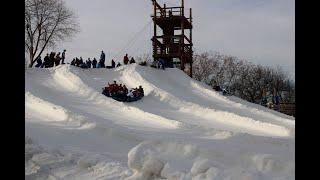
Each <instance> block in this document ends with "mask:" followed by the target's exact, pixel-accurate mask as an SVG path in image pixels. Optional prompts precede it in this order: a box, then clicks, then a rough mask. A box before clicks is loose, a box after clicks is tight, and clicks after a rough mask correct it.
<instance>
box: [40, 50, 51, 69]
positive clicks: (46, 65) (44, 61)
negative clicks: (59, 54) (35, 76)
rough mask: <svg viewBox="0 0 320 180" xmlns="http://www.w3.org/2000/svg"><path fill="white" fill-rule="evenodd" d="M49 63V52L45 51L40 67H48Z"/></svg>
mask: <svg viewBox="0 0 320 180" xmlns="http://www.w3.org/2000/svg"><path fill="white" fill-rule="evenodd" d="M49 63H50V58H49V54H48V53H47V55H46V56H45V57H44V59H43V63H42V65H41V68H43V67H44V68H48V67H49Z"/></svg>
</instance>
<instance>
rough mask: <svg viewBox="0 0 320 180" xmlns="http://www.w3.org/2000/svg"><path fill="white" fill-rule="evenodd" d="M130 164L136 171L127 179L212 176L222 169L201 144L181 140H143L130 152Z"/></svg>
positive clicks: (142, 179)
mask: <svg viewBox="0 0 320 180" xmlns="http://www.w3.org/2000/svg"><path fill="white" fill-rule="evenodd" d="M128 166H129V168H130V169H131V170H132V171H133V172H134V174H133V175H132V176H131V177H129V178H127V180H138V179H139V180H144V179H145V180H147V179H156V178H160V179H191V178H198V177H200V176H201V177H202V176H206V177H208V178H209V179H210V178H213V177H214V176H216V175H217V174H218V173H219V170H218V168H217V167H215V165H214V163H213V162H210V161H209V160H208V159H204V158H203V157H201V151H200V150H199V148H198V147H196V146H194V145H191V144H183V143H179V142H143V143H141V144H139V145H138V146H136V147H135V148H133V149H132V150H131V151H130V152H129V153H128Z"/></svg>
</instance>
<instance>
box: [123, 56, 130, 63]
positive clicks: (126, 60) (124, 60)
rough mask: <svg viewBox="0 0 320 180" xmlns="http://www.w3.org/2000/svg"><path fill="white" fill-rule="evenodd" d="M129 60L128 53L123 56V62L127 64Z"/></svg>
mask: <svg viewBox="0 0 320 180" xmlns="http://www.w3.org/2000/svg"><path fill="white" fill-rule="evenodd" d="M128 62H129V58H128V54H126V55H125V56H124V57H123V64H125V65H127V64H128Z"/></svg>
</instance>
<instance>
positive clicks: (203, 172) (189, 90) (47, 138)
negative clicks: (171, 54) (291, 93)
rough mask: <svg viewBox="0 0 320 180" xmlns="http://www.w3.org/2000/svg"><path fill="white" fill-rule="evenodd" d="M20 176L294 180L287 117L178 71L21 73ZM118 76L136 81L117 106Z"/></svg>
mask: <svg viewBox="0 0 320 180" xmlns="http://www.w3.org/2000/svg"><path fill="white" fill-rule="evenodd" d="M25 80H26V84H25V91H26V92H25V118H26V120H25V121H26V123H25V130H26V140H25V177H26V179H126V180H149V179H150V180H151V179H169V180H175V179H176V180H189V179H190V180H191V179H192V180H196V179H207V180H258V179H259V180H267V179H268V180H269V179H274V180H280V179H290V180H291V179H295V176H294V173H295V155H294V153H295V148H294V147H295V133H294V132H295V120H294V118H293V117H290V116H287V115H284V114H281V113H278V112H275V111H272V110H269V109H266V108H264V107H261V106H259V105H255V104H252V103H248V102H246V101H243V100H241V99H239V98H236V97H233V96H230V97H226V96H222V95H221V94H219V93H218V92H215V91H213V90H211V88H210V87H209V86H206V85H205V84H203V83H200V82H197V81H195V80H193V79H191V78H189V77H188V76H187V75H186V74H184V73H183V72H182V71H180V70H179V69H166V70H165V71H163V70H158V69H153V68H150V67H143V66H139V65H136V64H135V65H128V66H122V67H119V68H116V69H112V70H111V69H80V68H77V67H74V66H70V65H61V66H58V67H55V68H50V69H36V68H27V69H26V71H25ZM113 80H116V81H117V82H118V83H123V84H125V85H126V86H127V87H129V88H133V87H137V86H139V85H142V86H143V88H144V90H145V97H144V98H143V99H142V100H140V101H137V102H132V103H122V102H117V101H115V100H113V99H111V98H108V97H105V96H104V95H102V94H101V88H102V87H104V86H105V85H106V83H107V82H112V81H113Z"/></svg>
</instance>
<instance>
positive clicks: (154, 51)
mask: <svg viewBox="0 0 320 180" xmlns="http://www.w3.org/2000/svg"><path fill="white" fill-rule="evenodd" d="M156 18H157V6H156V1H155V0H153V43H152V44H153V61H155V60H156V59H155V55H156V54H157V45H156V36H157V24H156Z"/></svg>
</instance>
